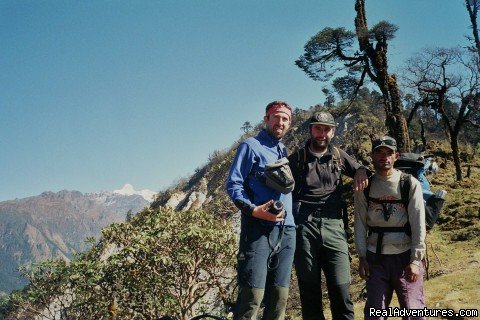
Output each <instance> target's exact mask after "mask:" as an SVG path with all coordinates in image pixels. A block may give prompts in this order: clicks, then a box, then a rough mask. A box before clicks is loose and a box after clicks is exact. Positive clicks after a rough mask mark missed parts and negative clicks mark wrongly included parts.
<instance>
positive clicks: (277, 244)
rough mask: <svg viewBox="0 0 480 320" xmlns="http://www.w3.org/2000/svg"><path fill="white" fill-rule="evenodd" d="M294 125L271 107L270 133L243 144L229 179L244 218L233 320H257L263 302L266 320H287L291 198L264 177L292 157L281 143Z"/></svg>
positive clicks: (277, 106) (283, 107)
mask: <svg viewBox="0 0 480 320" xmlns="http://www.w3.org/2000/svg"><path fill="white" fill-rule="evenodd" d="M291 119H292V111H291V108H290V106H289V105H288V104H287V103H285V102H282V101H274V102H271V103H269V104H268V105H267V107H266V112H265V117H264V122H265V128H264V129H263V130H261V131H260V133H259V134H258V135H257V136H256V137H252V138H248V139H246V140H245V141H243V142H242V143H240V145H239V146H238V149H237V154H236V156H235V159H234V160H233V163H232V167H231V168H230V173H229V175H228V178H227V193H228V195H229V196H230V198H231V199H232V201H233V202H234V203H235V205H236V206H237V207H238V208H239V209H240V210H241V213H242V215H241V232H240V248H239V252H238V265H237V272H238V283H239V293H238V297H237V304H236V308H235V311H234V319H256V318H257V312H258V310H259V308H260V304H261V302H262V300H264V304H265V310H264V313H263V319H283V318H284V317H285V307H286V304H287V298H288V288H289V285H290V274H291V270H292V263H293V257H294V253H295V223H294V220H293V216H292V196H291V193H287V194H283V193H281V192H279V191H276V190H274V189H272V188H270V187H268V186H267V185H266V183H265V180H264V178H265V177H264V173H265V165H266V164H269V163H273V162H275V161H277V160H279V159H281V158H284V157H286V156H287V154H286V148H285V146H284V145H283V143H281V142H280V139H281V138H282V137H283V136H284V135H285V133H286V132H287V130H288V129H289V127H290V123H291ZM276 200H280V201H281V202H282V203H283V205H284V211H283V212H280V213H279V214H275V213H272V212H271V211H272V210H271V206H272V204H273V202H274V201H276ZM264 297H265V299H264Z"/></svg>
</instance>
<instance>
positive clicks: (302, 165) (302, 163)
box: [295, 146, 307, 196]
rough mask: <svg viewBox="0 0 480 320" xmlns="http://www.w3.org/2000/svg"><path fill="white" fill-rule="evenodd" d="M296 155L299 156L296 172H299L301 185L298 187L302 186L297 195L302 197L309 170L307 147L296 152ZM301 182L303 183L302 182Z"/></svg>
mask: <svg viewBox="0 0 480 320" xmlns="http://www.w3.org/2000/svg"><path fill="white" fill-rule="evenodd" d="M296 154H297V164H296V169H297V170H296V171H297V172H298V174H299V178H298V180H299V183H298V185H299V186H300V188H299V189H298V190H297V191H296V193H295V195H297V196H298V195H300V193H301V192H302V189H303V185H304V183H303V180H304V178H305V176H306V168H307V165H306V164H307V146H304V147H303V148H301V149H298V150H297V151H296ZM300 181H301V182H300Z"/></svg>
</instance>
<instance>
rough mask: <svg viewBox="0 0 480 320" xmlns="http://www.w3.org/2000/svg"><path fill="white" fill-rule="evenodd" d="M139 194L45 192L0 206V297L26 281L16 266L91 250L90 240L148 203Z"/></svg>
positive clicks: (65, 257)
mask: <svg viewBox="0 0 480 320" xmlns="http://www.w3.org/2000/svg"><path fill="white" fill-rule="evenodd" d="M149 203H150V202H149V201H147V200H145V198H144V197H143V196H142V195H139V194H130V195H126V194H119V193H115V192H110V191H100V192H92V193H82V192H80V191H75V190H73V191H69V190H61V191H58V192H52V191H45V192H42V193H41V194H40V195H37V196H31V197H26V198H21V199H15V200H6V201H1V202H0V259H1V260H0V295H1V294H2V293H3V294H6V293H8V292H10V291H12V290H15V289H20V288H22V287H23V286H24V285H25V284H26V281H25V280H24V279H22V278H20V274H19V272H18V271H17V269H18V267H20V266H21V265H25V264H30V263H32V262H37V261H41V260H45V259H52V258H62V259H65V260H69V259H71V258H72V257H73V255H74V254H75V253H76V252H80V251H83V250H85V249H86V248H87V246H86V244H85V241H86V240H87V238H88V237H94V238H99V236H100V232H101V229H102V228H103V227H104V226H107V225H109V224H111V223H113V222H120V221H124V220H125V217H126V215H127V213H128V212H129V211H130V212H138V211H140V210H141V209H142V208H144V207H146V206H148V205H149Z"/></svg>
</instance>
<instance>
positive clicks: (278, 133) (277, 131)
mask: <svg viewBox="0 0 480 320" xmlns="http://www.w3.org/2000/svg"><path fill="white" fill-rule="evenodd" d="M266 129H267V133H268V134H269V135H270V136H272V137H274V138H276V139H281V138H283V136H285V133H286V132H287V130H286V129H285V128H283V129H282V128H281V127H278V126H274V127H272V128H269V127H267V128H266Z"/></svg>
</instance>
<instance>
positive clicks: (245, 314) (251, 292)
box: [234, 286, 288, 320]
mask: <svg viewBox="0 0 480 320" xmlns="http://www.w3.org/2000/svg"><path fill="white" fill-rule="evenodd" d="M264 297H265V300H264V301H263V302H264V306H265V309H264V311H263V317H262V319H263V320H283V319H285V308H286V306H287V300H288V288H285V287H279V286H269V287H268V292H265V289H259V288H252V287H248V286H245V287H240V289H239V293H238V299H237V305H236V312H235V316H234V319H235V320H240V319H241V320H257V314H258V311H259V309H260V305H261V303H262V300H263V298H264Z"/></svg>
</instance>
